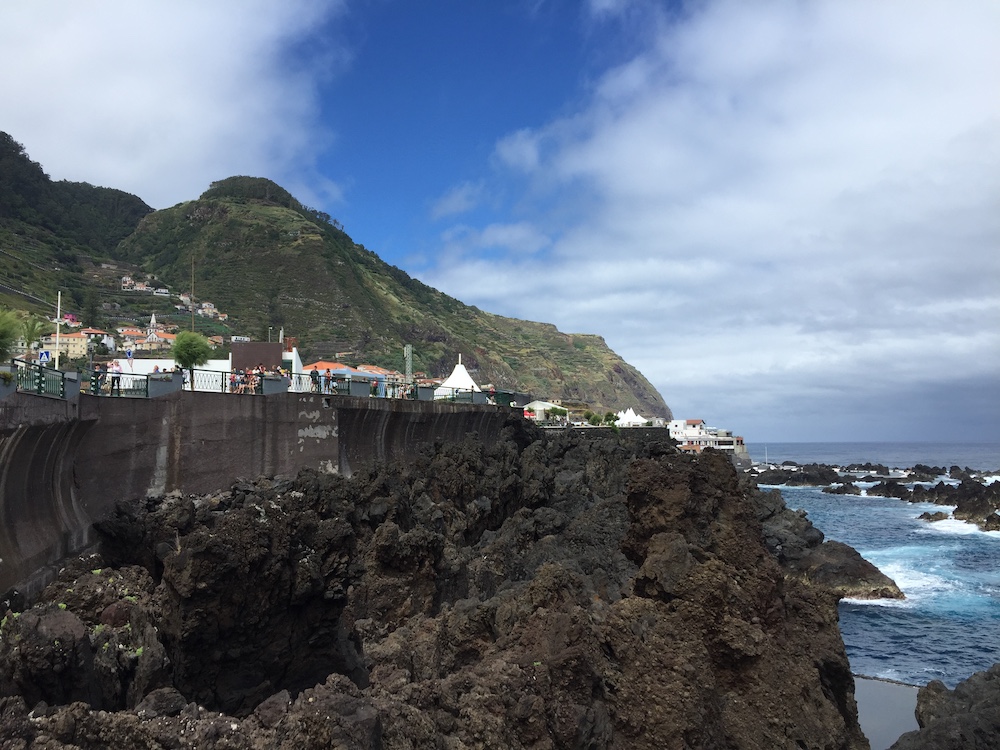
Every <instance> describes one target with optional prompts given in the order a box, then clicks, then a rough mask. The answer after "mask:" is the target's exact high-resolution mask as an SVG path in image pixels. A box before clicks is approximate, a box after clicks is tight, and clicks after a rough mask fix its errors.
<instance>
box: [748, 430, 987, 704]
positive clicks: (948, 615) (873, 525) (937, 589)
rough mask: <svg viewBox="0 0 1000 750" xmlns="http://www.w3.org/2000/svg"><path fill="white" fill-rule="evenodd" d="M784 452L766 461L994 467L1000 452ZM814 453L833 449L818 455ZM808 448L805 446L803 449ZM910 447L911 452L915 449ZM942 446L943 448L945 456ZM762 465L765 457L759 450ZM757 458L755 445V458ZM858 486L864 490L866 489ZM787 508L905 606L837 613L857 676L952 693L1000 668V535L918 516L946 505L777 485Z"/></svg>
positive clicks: (877, 604)
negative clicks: (884, 582)
mask: <svg viewBox="0 0 1000 750" xmlns="http://www.w3.org/2000/svg"><path fill="white" fill-rule="evenodd" d="M794 445H795V444H788V443H786V444H781V446H780V449H778V450H779V451H780V452H777V451H776V455H772V450H774V449H775V448H777V444H775V446H773V447H772V446H769V448H768V459H769V460H770V461H771V462H775V461H779V462H780V461H783V460H793V461H797V462H799V463H806V462H813V461H815V462H817V463H827V464H841V463H852V462H861V463H863V462H865V461H871V462H873V463H883V464H887V465H889V466H890V467H893V466H895V467H898V468H905V467H908V466H912V465H913V464H916V463H923V464H927V465H932V466H951V465H953V464H955V465H959V466H963V467H965V466H969V467H971V468H974V469H988V468H997V467H998V466H1000V460H998V459H997V458H994V459H993V460H990V457H991V456H994V457H996V456H1000V446H997V445H977V446H970V447H969V448H968V450H966V451H965V452H964V453H963V451H962V450H960V449H957V448H956V446H954V445H949V446H942V450H941V452H940V453H927V445H928V444H910V445H901V444H846V443H834V444H819V443H811V444H798V445H799V447H798V448H796V447H793V446H794ZM820 445H827V446H832V447H830V448H829V449H828V452H823V450H821V449H820V448H819V446H820ZM803 446H804V447H803ZM913 446H916V447H913ZM945 448H947V449H946V450H945ZM759 452H760V454H761V457H763V451H762V450H761V451H759ZM756 454H757V451H755V450H754V449H753V448H752V447H751V455H752V456H753V457H754V458H755V459H756V458H757V455H756ZM862 486H863V485H862ZM779 489H780V490H781V494H782V495H783V497H784V498H785V503H786V504H787V505H788V507H790V508H796V509H802V510H805V511H806V513H807V514H808V516H809V519H810V520H811V521H812V522H813V524H814V525H815V526H816V527H817V528H819V529H821V530H822V531H823V533H824V534H825V535H826V537H827V538H828V539H836V540H838V541H841V542H844V543H846V544H849V545H851V546H852V547H854V548H855V549H857V550H858V551H859V552H860V553H861V554H862V555H863V556H864V557H865V558H866V559H867V560H869V561H871V562H872V563H874V564H875V565H876V566H878V568H879V569H880V570H882V572H884V573H885V574H886V575H888V576H889V577H890V578H892V579H893V580H894V581H895V582H896V584H897V585H898V586H899V587H900V588H901V589H902V590H903V592H904V593H905V594H906V599H905V600H904V601H898V602H897V601H888V600H886V601H858V600H845V601H843V602H842V603H841V605H840V629H841V632H842V633H843V637H844V644H845V645H846V647H847V655H848V658H849V659H850V661H851V670H852V671H853V672H854V673H855V674H858V675H865V676H869V677H877V678H881V679H889V680H895V681H898V682H903V683H907V684H910V685H923V684H926V683H927V682H929V681H930V680H934V679H937V680H941V681H942V682H944V683H945V684H946V685H947V686H948V687H954V686H955V685H956V684H957V683H958V682H959V681H961V680H963V679H965V678H966V677H968V676H969V675H971V674H972V673H973V672H977V671H980V670H983V669H986V668H988V667H990V666H992V665H993V664H994V663H996V662H1000V532H982V531H980V530H979V529H978V528H977V527H976V526H974V525H972V524H967V523H963V522H960V521H943V522H938V523H929V522H927V521H921V520H919V519H918V518H917V516H919V515H920V514H921V513H923V512H924V511H927V510H931V511H937V510H949V509H948V508H947V507H942V506H936V505H927V504H914V503H908V502H905V501H903V500H894V499H891V498H881V497H867V496H861V497H858V496H850V495H830V494H826V493H824V492H822V490H821V489H820V488H816V487H784V486H783V487H780V488H779Z"/></svg>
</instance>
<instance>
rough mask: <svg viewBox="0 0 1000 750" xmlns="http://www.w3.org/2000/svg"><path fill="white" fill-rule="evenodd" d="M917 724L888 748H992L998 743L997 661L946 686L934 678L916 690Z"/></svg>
mask: <svg viewBox="0 0 1000 750" xmlns="http://www.w3.org/2000/svg"><path fill="white" fill-rule="evenodd" d="M916 716H917V724H918V726H919V727H920V729H918V730H916V731H914V732H907V733H906V734H904V735H903V736H902V737H900V738H899V739H898V740H897V741H896V743H895V744H894V745H893V746H892V749H891V750H995V748H997V747H998V746H1000V743H998V739H1000V664H994V665H993V666H992V667H990V668H989V669H988V670H986V671H985V672H976V673H975V674H974V675H972V676H971V677H970V678H969V679H967V680H965V681H963V682H960V683H959V684H958V685H957V686H956V687H955V689H954V690H948V688H947V687H945V685H944V684H943V683H942V682H940V681H939V680H934V681H933V682H931V683H929V684H928V685H927V686H926V687H922V688H920V690H919V691H918V693H917V710H916Z"/></svg>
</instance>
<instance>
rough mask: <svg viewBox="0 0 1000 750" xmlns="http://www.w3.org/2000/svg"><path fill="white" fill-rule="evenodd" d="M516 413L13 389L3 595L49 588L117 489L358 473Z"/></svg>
mask: <svg viewBox="0 0 1000 750" xmlns="http://www.w3.org/2000/svg"><path fill="white" fill-rule="evenodd" d="M513 411H517V410H513ZM511 413H513V412H512V410H510V409H507V408H504V407H497V406H485V405H482V406H476V405H469V404H451V403H446V402H433V401H432V402H426V401H395V400H387V399H368V398H351V397H345V396H322V395H315V394H294V393H288V394H280V395H275V396H267V397H253V396H245V397H241V396H234V395H229V394H221V393H189V392H183V393H173V394H170V395H168V396H164V397H162V398H157V399H124V398H106V397H105V398H98V397H94V396H88V395H83V396H80V397H79V398H78V399H75V400H74V401H71V402H66V401H59V400H55V399H49V398H45V397H42V396H34V395H30V394H23V393H17V394H14V395H13V396H10V397H8V398H7V399H4V400H3V401H0V593H2V592H5V591H6V592H9V591H10V590H11V589H14V588H17V589H19V590H20V591H21V593H23V594H24V595H26V596H29V597H30V596H32V595H33V594H34V593H36V592H37V591H39V590H40V589H41V587H42V586H43V585H44V584H45V583H46V582H47V581H48V580H50V579H51V578H52V573H53V569H52V566H54V565H56V564H58V563H59V562H60V561H61V560H62V559H64V558H65V557H67V556H69V555H74V554H79V553H80V552H82V551H84V550H85V549H87V548H88V547H89V546H91V545H93V544H94V543H95V541H96V538H95V536H94V532H93V528H92V527H93V523H94V521H96V520H99V519H100V518H102V517H104V516H106V515H107V514H108V513H110V512H111V511H112V510H113V509H114V506H115V503H116V502H117V501H119V500H122V499H130V498H137V497H146V496H149V495H160V494H163V493H165V492H169V491H171V490H179V491H181V492H183V493H208V492H212V491H214V490H218V489H221V488H224V487H227V486H229V485H230V484H232V483H233V482H234V481H235V480H236V479H238V478H240V477H245V478H253V477H257V476H260V475H267V476H273V475H287V476H293V475H295V474H296V473H297V472H298V471H299V470H300V469H302V468H306V467H311V468H316V469H319V470H322V471H329V472H340V473H343V474H347V475H349V474H351V473H352V472H353V471H355V470H356V469H358V468H359V467H361V466H362V465H364V464H366V463H371V462H375V461H390V460H392V459H393V458H396V457H402V456H405V455H407V454H408V453H409V452H410V451H412V450H413V448H414V447H415V446H416V445H418V444H420V443H425V442H431V441H455V440H462V439H465V438H466V437H468V436H469V435H470V434H471V433H475V434H477V435H478V436H479V438H480V439H482V440H484V441H486V442H492V441H493V440H495V439H496V438H497V437H498V435H499V433H500V430H501V429H502V428H503V425H504V423H505V422H506V420H507V419H508V418H509V416H510V414H511ZM0 598H2V597H0ZM0 604H2V602H0Z"/></svg>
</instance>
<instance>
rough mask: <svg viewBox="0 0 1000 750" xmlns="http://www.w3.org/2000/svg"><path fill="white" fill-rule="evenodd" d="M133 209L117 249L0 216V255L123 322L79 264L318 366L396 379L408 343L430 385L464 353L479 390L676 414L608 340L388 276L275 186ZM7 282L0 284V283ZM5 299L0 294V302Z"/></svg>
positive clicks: (231, 184) (396, 272)
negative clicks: (35, 269)
mask: <svg viewBox="0 0 1000 750" xmlns="http://www.w3.org/2000/svg"><path fill="white" fill-rule="evenodd" d="M4 135H5V136H6V134H4ZM6 138H7V141H4V142H0V146H6V148H5V152H4V154H3V155H0V158H6V160H7V161H8V162H10V161H11V160H12V159H13V160H14V161H17V160H18V159H20V160H21V161H22V162H23V161H25V160H27V154H26V153H24V151H23V148H21V147H20V146H19V144H16V143H14V142H13V139H11V138H10V137H9V136H6ZM11 144H13V146H11ZM15 147H16V148H15ZM18 149H19V150H18ZM12 151H13V152H16V153H15V154H14V155H13V156H12V154H11V152H12ZM29 163H30V164H34V163H33V162H29ZM34 167H37V165H34ZM25 170H27V171H29V172H32V173H34V174H35V177H36V180H37V173H41V168H40V167H37V170H35V169H34V168H33V167H32V168H29V167H26V166H25V165H24V164H23V163H22V164H21V171H25ZM41 174H42V175H44V173H41ZM45 179H46V180H47V176H46V177H45ZM50 184H57V183H51V182H50ZM81 184H82V185H86V183H81ZM87 188H89V191H90V193H91V196H92V198H91V200H90V203H89V204H88V205H91V206H93V205H97V206H101V205H103V204H102V201H103V203H106V204H108V205H114V203H115V201H113V200H111V198H112V197H118V194H119V193H120V191H112V190H111V189H109V188H93V187H92V186H89V185H87ZM105 191H107V192H105ZM78 193H79V194H81V195H84V194H85V191H84V190H83V189H80V190H79V191H78ZM121 195H127V194H121ZM3 196H6V205H7V206H8V209H10V207H11V206H12V205H13V204H14V203H15V201H13V200H11V196H14V197H15V198H16V197H20V198H21V204H22V207H23V204H24V203H25V199H24V195H23V191H22V192H21V193H19V192H18V185H17V184H14V185H13V186H11V185H5V186H3V187H0V198H2V197H3ZM132 198H134V196H132ZM122 200H123V199H122ZM135 200H136V201H138V200H139V199H138V198H135ZM119 202H121V201H119ZM140 204H141V205H140ZM140 204H134V205H131V206H130V207H131V209H132V211H131V213H129V214H127V215H126V217H125V224H124V226H125V228H128V226H129V223H128V222H133V223H134V227H132V229H131V231H128V232H125V231H122V229H121V228H120V227H119V228H118V230H117V231H118V233H119V234H121V235H123V236H121V237H120V239H119V240H118V241H117V242H112V241H110V239H104V240H97V239H93V238H91V239H88V238H87V236H86V232H84V231H82V230H81V229H80V228H79V227H77V229H76V231H75V234H73V233H72V232H70V231H69V230H68V229H67V228H66V226H65V223H64V224H60V223H59V222H52V221H49V222H47V223H45V222H39V221H34V222H32V221H30V220H27V221H26V220H25V218H24V216H23V213H24V212H23V210H22V211H21V214H22V215H19V214H17V213H16V212H14V211H13V210H7V211H6V212H4V208H3V205H0V245H3V246H4V247H3V248H2V249H7V248H6V245H7V244H8V243H9V242H11V241H18V240H21V241H20V245H21V248H20V249H21V253H22V254H23V255H24V260H26V261H27V262H33V260H34V259H37V258H40V259H41V260H42V261H43V262H42V265H44V264H45V263H48V262H51V261H52V259H53V258H54V257H55V256H56V255H58V254H59V253H61V257H62V258H63V260H64V262H65V263H64V265H65V266H66V268H63V269H61V273H60V274H59V275H60V277H61V278H62V281H61V282H60V283H62V284H64V285H65V284H68V283H69V284H71V285H72V286H73V287H74V288H75V289H76V290H77V291H76V292H75V293H74V294H73V295H72V301H74V302H76V303H77V305H78V306H79V307H85V308H88V309H89V311H90V312H93V311H94V310H95V309H97V308H98V307H99V306H100V305H98V304H95V298H96V302H97V303H100V304H101V305H103V304H107V302H106V301H107V300H109V299H114V300H115V301H114V303H113V304H115V305H119V306H121V305H126V307H128V310H126V312H130V311H132V308H133V307H135V303H136V300H137V298H136V297H134V296H133V297H126V296H123V295H121V294H118V293H117V292H119V290H117V289H112V288H111V284H112V283H113V281H114V274H113V273H105V274H104V275H103V277H101V275H100V274H99V273H97V272H96V271H94V272H91V273H89V276H88V278H86V279H83V280H81V277H82V276H84V274H83V269H82V267H81V266H80V263H79V257H80V256H81V255H82V254H84V253H88V254H89V255H90V256H93V257H94V259H95V265H98V266H99V265H100V263H99V261H100V260H104V259H106V260H107V261H109V262H110V263H109V265H122V266H123V267H127V268H134V269H136V270H137V271H138V272H140V273H148V274H150V275H152V276H155V278H156V281H157V284H161V285H166V286H168V287H169V288H171V289H172V290H174V291H175V292H176V291H187V292H191V291H193V293H194V297H195V298H196V299H197V300H198V301H209V300H210V301H212V302H214V303H215V305H216V307H217V308H218V309H220V310H224V311H225V312H226V313H227V314H228V315H229V319H230V321H231V328H230V332H232V333H241V334H244V335H245V334H251V335H255V337H257V338H266V336H267V334H268V332H269V330H273V331H275V332H276V331H278V330H279V329H280V328H284V330H285V332H286V334H288V335H293V336H295V337H296V338H297V339H298V341H299V344H300V348H301V349H302V351H303V353H304V354H305V355H306V356H307V357H310V358H312V359H319V358H333V357H334V356H335V355H337V354H338V353H339V354H344V356H345V358H346V359H348V360H350V361H353V362H355V363H361V362H366V363H369V364H376V365H381V366H384V367H390V368H392V369H400V370H401V369H403V355H402V350H403V347H404V345H405V344H411V345H412V346H413V352H414V369H415V370H417V371H424V372H426V373H428V374H430V375H431V376H442V375H446V374H447V373H448V372H450V370H451V368H452V367H453V366H454V364H455V361H456V358H457V355H459V354H461V356H462V361H463V363H464V364H465V365H466V367H467V368H468V369H469V371H470V372H472V373H473V374H474V376H475V377H476V379H477V381H478V382H480V383H482V384H485V383H490V384H492V385H494V386H495V387H497V388H509V389H516V390H520V391H526V392H530V393H532V394H534V395H535V396H536V397H539V398H545V399H548V400H561V401H568V402H575V403H580V404H584V405H586V406H587V407H589V408H591V409H593V410H594V411H598V412H603V411H606V410H610V411H618V410H622V409H626V408H628V407H633V408H635V409H636V410H637V411H639V412H640V413H642V414H644V415H646V416H650V417H667V418H669V417H670V416H671V413H670V409H669V407H668V406H667V404H666V402H665V401H664V399H663V397H662V396H661V395H660V394H659V393H658V392H657V391H656V389H655V388H654V387H653V386H652V384H651V383H649V381H648V380H647V379H646V378H645V377H644V376H643V375H642V373H640V372H639V371H638V370H637V369H636V368H635V367H633V366H632V365H630V364H629V363H627V362H625V360H624V359H622V358H621V357H620V356H619V355H617V354H616V353H615V352H614V351H613V350H611V349H610V348H609V347H608V346H607V344H606V342H605V341H604V339H603V337H601V336H598V335H595V334H567V333H563V332H561V331H559V330H558V329H557V328H556V327H555V326H554V325H552V324H550V323H541V322H535V321H526V320H519V319H516V318H507V317H504V316H500V315H496V314H494V313H490V312H486V311H483V310H480V309H478V308H476V307H474V306H470V305H466V304H464V303H462V302H461V301H459V300H457V299H455V298H453V297H450V296H448V295H446V294H444V293H442V292H440V291H438V290H436V289H433V288H432V287H430V286H427V285H426V284H424V283H423V282H421V281H419V280H418V279H415V278H413V277H411V276H410V275H409V274H407V273H406V272H405V271H403V270H402V269H399V268H397V267H395V266H391V265H389V264H388V263H386V262H385V261H383V260H382V259H381V258H379V256H378V255H377V254H376V253H375V252H373V251H371V250H369V249H368V248H365V247H364V246H363V245H360V244H358V243H355V242H354V241H353V240H352V239H351V237H350V236H349V235H348V234H347V233H346V232H345V231H344V230H343V227H342V226H341V225H340V224H339V222H337V221H336V220H334V219H331V217H330V216H329V215H328V214H326V213H324V212H322V211H319V210H317V209H313V208H310V207H308V206H305V205H304V204H302V203H300V202H299V201H298V200H296V199H295V198H294V197H293V196H292V195H291V194H290V193H289V192H288V191H287V190H285V189H284V188H282V187H281V186H279V185H277V184H276V183H274V182H272V181H271V180H267V179H265V178H256V177H247V176H236V177H230V178H227V179H225V180H220V181H217V182H213V183H212V184H211V185H210V187H209V188H208V190H206V191H205V192H204V193H202V195H201V196H199V197H198V198H197V199H195V200H191V201H186V202H182V203H179V204H177V205H175V206H172V207H170V208H166V209H162V210H158V211H154V210H152V209H149V210H148V211H146V210H144V209H143V208H142V207H143V206H145V204H144V203H141V201H140ZM145 208H146V209H148V208H149V207H148V206H146V207H145ZM107 212H108V210H107V208H105V211H104V213H101V212H100V211H99V210H98V209H92V210H91V213H92V214H93V215H94V216H95V217H98V218H94V220H93V221H92V223H93V224H94V225H95V226H101V227H103V226H104V225H105V224H110V221H111V220H110V218H108V217H107V216H106V214H107ZM29 218H30V217H29ZM98 219H100V220H98ZM101 222H104V223H103V224H102V223H101ZM119 223H121V222H119ZM89 226H90V225H85V227H84V228H87V227H89ZM115 226H118V225H115ZM29 232H34V234H35V238H36V239H35V245H36V246H37V245H41V246H42V248H39V247H35V252H31V251H30V248H29V244H30V243H25V242H24V241H23V238H24V236H25V235H26V234H27V233H29ZM93 234H94V232H93V231H91V235H93ZM105 235H106V237H107V238H114V237H116V236H117V235H115V234H107V233H105ZM33 256H37V258H34V257H33ZM29 275H30V274H29ZM36 275H37V274H36ZM0 276H2V275H0ZM7 278H8V277H6V276H2V277H0V285H2V284H4V283H6V282H5V279H7ZM8 280H10V279H8ZM13 281H17V279H13ZM22 281H23V279H22ZM192 281H193V282H194V289H193V290H192V289H191V288H190V287H191V283H192ZM11 286H16V284H11ZM81 288H82V289H83V292H82V293H81V292H80V289H81ZM3 291H4V290H3V289H2V288H0V300H3V299H4V297H3V294H2V292H3ZM38 296H45V295H44V294H40V295H38ZM138 303H139V308H138V310H139V312H138V313H137V314H139V315H141V314H146V313H148V311H149V310H153V311H156V309H155V301H152V300H150V299H149V298H148V297H146V298H145V299H144V300H139V301H138ZM143 304H144V305H145V307H142V305H143ZM163 304H165V303H162V302H161V305H163ZM159 310H160V311H158V312H157V319H158V320H160V319H170V316H171V315H172V314H173V315H174V316H175V317H176V318H178V319H180V320H181V322H183V319H182V316H178V315H177V314H176V311H175V310H173V308H172V306H171V305H166V306H164V307H161V308H159ZM86 322H88V323H93V321H86ZM345 353H346V354H345Z"/></svg>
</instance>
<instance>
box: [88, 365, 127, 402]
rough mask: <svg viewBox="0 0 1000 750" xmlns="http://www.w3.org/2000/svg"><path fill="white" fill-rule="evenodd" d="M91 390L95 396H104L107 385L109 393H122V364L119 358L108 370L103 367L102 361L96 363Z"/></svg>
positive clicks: (113, 394) (114, 394) (116, 394)
mask: <svg viewBox="0 0 1000 750" xmlns="http://www.w3.org/2000/svg"><path fill="white" fill-rule="evenodd" d="M91 382H92V386H91V391H92V392H93V394H94V395H95V396H103V395H104V391H105V386H107V391H108V395H110V396H121V395H122V365H121V362H119V361H118V360H117V359H116V360H114V361H113V362H112V363H111V364H109V365H108V369H107V372H105V371H104V370H102V369H101V363H100V362H98V363H97V364H96V365H94V374H93V378H92V381H91Z"/></svg>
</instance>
